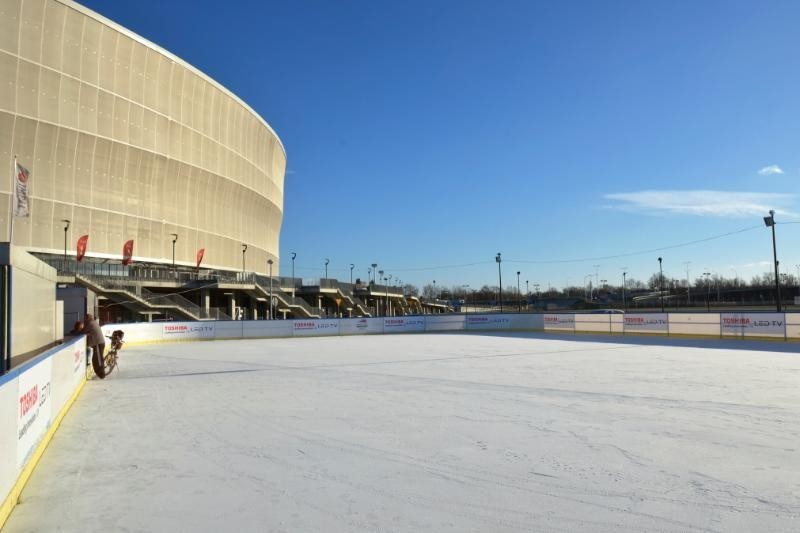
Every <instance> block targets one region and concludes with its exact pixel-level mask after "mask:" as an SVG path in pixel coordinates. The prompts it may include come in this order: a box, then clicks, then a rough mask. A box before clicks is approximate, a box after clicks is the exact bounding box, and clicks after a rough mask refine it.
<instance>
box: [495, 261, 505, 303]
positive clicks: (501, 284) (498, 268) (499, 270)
mask: <svg viewBox="0 0 800 533" xmlns="http://www.w3.org/2000/svg"><path fill="white" fill-rule="evenodd" d="M494 260H495V261H497V277H498V278H499V280H500V287H499V289H500V290H499V291H498V300H500V312H501V313H502V312H503V271H502V269H501V268H500V264H501V263H502V262H503V259H502V258H501V257H500V252H497V257H495V258H494Z"/></svg>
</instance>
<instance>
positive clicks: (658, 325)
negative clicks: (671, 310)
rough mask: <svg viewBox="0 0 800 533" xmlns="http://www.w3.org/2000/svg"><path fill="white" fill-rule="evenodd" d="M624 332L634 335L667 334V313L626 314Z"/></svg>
mask: <svg viewBox="0 0 800 533" xmlns="http://www.w3.org/2000/svg"><path fill="white" fill-rule="evenodd" d="M623 323H624V331H630V332H636V333H667V332H669V315H668V314H667V313H628V314H626V315H625V318H624V322H623Z"/></svg>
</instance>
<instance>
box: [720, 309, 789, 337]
mask: <svg viewBox="0 0 800 533" xmlns="http://www.w3.org/2000/svg"><path fill="white" fill-rule="evenodd" d="M720 323H721V324H720V325H721V329H722V334H723V335H736V336H738V337H783V336H784V335H785V330H786V317H785V316H784V314H783V313H721V314H720Z"/></svg>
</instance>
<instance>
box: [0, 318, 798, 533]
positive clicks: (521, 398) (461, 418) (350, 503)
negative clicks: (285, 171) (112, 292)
mask: <svg viewBox="0 0 800 533" xmlns="http://www.w3.org/2000/svg"><path fill="white" fill-rule="evenodd" d="M741 348H745V349H741ZM798 350H800V346H799V345H797V344H785V343H753V342H736V341H713V340H712V341H674V340H669V339H649V338H645V339H641V338H640V339H632V338H630V337H629V338H621V337H590V336H569V337H566V336H554V335H545V334H511V333H509V334H463V333H462V334H419V335H376V336H357V337H328V338H306V339H302V338H294V339H273V340H247V341H216V342H194V343H179V344H163V345H147V346H141V347H129V348H126V349H125V350H124V352H123V359H122V362H121V371H120V372H119V373H117V374H115V375H113V376H112V377H111V378H110V379H108V380H106V381H99V380H92V381H90V382H89V383H87V384H86V386H85V388H84V390H83V392H82V394H81V396H80V397H79V398H78V401H77V402H76V403H75V405H74V406H73V407H72V409H71V411H70V412H69V413H68V415H67V417H66V418H65V419H64V422H63V423H62V426H61V428H60V429H59V430H58V432H57V433H56V436H55V438H54V439H53V441H52V443H51V444H50V446H49V448H48V449H47V451H46V453H45V455H44V457H43V459H42V461H41V462H40V463H39V466H38V467H37V469H36V471H35V473H34V475H33V477H32V478H31V481H30V482H29V484H28V486H27V487H26V489H25V491H24V492H23V494H22V499H21V502H20V504H19V506H18V507H17V508H16V509H15V510H14V512H13V513H12V515H11V518H10V519H9V521H8V523H7V524H6V527H5V528H4V530H3V531H4V533H14V532H20V531H26V532H27V531H37V532H38V531H75V532H85V531H98V532H99V531H102V532H108V531H313V532H323V531H324V532H331V531H425V532H428V531H434V532H438V531H459V532H460V531H477V532H487V531H592V532H596V531H720V532H722V531H725V532H728V531H742V532H744V531H770V532H775V531H798V530H800V516H798V515H799V514H800V453H799V452H800V355H798Z"/></svg>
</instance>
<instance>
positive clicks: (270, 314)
mask: <svg viewBox="0 0 800 533" xmlns="http://www.w3.org/2000/svg"><path fill="white" fill-rule="evenodd" d="M267 264H268V265H269V319H270V320H273V316H274V313H273V312H272V259H267Z"/></svg>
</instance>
